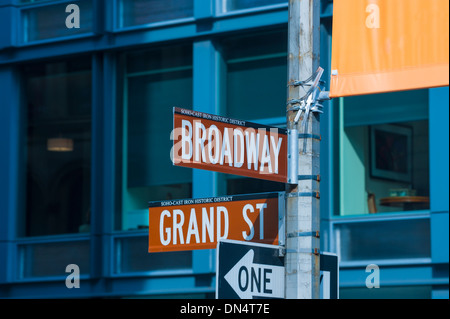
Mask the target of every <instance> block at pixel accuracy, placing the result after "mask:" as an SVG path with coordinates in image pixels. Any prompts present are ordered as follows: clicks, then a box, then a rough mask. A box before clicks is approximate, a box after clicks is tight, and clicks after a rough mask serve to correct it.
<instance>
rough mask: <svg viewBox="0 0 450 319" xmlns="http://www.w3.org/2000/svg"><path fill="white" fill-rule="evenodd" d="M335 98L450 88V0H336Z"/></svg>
mask: <svg viewBox="0 0 450 319" xmlns="http://www.w3.org/2000/svg"><path fill="white" fill-rule="evenodd" d="M332 41H333V43H332V61H331V84H330V97H340V96H351V95H360V94H372V93H382V92H392V91H402V90H410V89H419V88H431V87H438V86H448V85H449V0H334V4H333V37H332Z"/></svg>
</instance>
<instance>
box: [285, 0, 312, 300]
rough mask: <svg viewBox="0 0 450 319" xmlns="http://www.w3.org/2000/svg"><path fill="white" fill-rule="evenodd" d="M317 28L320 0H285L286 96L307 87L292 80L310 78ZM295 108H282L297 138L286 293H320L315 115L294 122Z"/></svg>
mask: <svg viewBox="0 0 450 319" xmlns="http://www.w3.org/2000/svg"><path fill="white" fill-rule="evenodd" d="M319 30H320V0H290V1H289V29H288V41H289V44H288V73H289V74H288V101H292V100H296V99H300V98H302V97H304V96H305V95H306V90H307V89H308V87H304V88H303V87H301V86H294V85H292V84H293V83H295V82H298V81H302V80H305V79H307V78H309V77H310V76H311V75H312V74H313V73H314V72H315V71H316V70H317V68H318V67H319V50H320V49H319V44H320V33H319ZM305 89H306V90H305ZM291 106H292V105H289V104H288V109H289V108H290V107H291ZM296 114H297V112H296V111H295V110H294V111H292V110H291V111H288V112H287V128H288V130H289V131H290V132H291V134H290V137H291V138H295V140H293V141H295V142H296V143H298V147H292V149H294V150H296V152H297V153H296V154H289V155H290V157H291V158H290V159H289V160H294V161H296V163H295V164H294V165H296V169H294V170H293V171H297V172H296V174H297V173H298V178H297V179H296V181H295V184H286V197H287V198H286V255H285V267H286V278H285V287H286V298H287V299H319V298H320V291H319V290H320V285H319V276H320V264H319V262H320V261H319V248H320V238H319V230H320V209H319V198H320V195H319V194H320V192H319V190H320V188H319V181H320V165H319V161H320V156H319V153H320V117H319V114H317V113H312V112H310V113H309V116H308V119H307V122H306V126H304V125H302V124H301V123H302V117H300V121H299V122H298V123H294V118H295V115H296ZM302 116H305V112H303V114H302ZM292 135H295V136H292ZM304 143H306V146H305V144H304ZM288 157H289V156H288ZM291 182H292V181H291Z"/></svg>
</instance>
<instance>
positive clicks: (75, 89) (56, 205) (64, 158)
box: [21, 58, 91, 236]
mask: <svg viewBox="0 0 450 319" xmlns="http://www.w3.org/2000/svg"><path fill="white" fill-rule="evenodd" d="M23 81H24V87H23V89H24V93H23V96H24V104H25V110H26V118H27V126H26V129H27V131H26V138H27V139H26V204H25V206H26V207H25V212H24V216H23V218H24V220H25V223H24V225H23V228H22V230H21V233H22V235H25V236H38V235H52V234H64V233H76V232H85V231H89V224H90V175H91V170H90V164H91V163H90V160H91V66H90V58H79V59H74V60H70V61H65V62H53V63H39V64H33V65H27V66H24V69H23Z"/></svg>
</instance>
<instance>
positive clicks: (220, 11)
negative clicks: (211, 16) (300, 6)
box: [213, 0, 288, 19]
mask: <svg viewBox="0 0 450 319" xmlns="http://www.w3.org/2000/svg"><path fill="white" fill-rule="evenodd" d="M213 1H216V13H215V16H216V17H217V18H219V19H220V18H227V17H233V16H241V15H250V14H254V13H259V12H263V11H265V12H268V11H277V10H280V9H287V8H288V1H287V0H286V3H278V4H272V5H265V6H258V7H254V8H248V9H240V10H232V11H226V10H225V8H220V4H226V0H213Z"/></svg>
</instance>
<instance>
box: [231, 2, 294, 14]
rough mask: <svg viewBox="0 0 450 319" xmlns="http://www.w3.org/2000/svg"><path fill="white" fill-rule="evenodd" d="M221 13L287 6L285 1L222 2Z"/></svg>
mask: <svg viewBox="0 0 450 319" xmlns="http://www.w3.org/2000/svg"><path fill="white" fill-rule="evenodd" d="M222 1H223V6H224V8H223V11H224V12H227V11H235V10H243V9H250V8H255V7H261V6H270V5H275V4H287V2H288V1H287V0H222Z"/></svg>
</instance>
